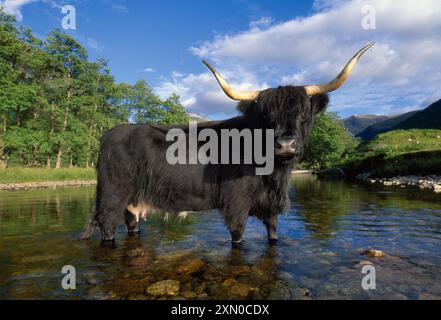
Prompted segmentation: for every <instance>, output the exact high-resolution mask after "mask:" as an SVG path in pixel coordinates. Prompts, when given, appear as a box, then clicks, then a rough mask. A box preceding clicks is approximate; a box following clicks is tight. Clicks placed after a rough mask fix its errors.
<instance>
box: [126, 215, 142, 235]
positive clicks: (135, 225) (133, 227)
mask: <svg viewBox="0 0 441 320" xmlns="http://www.w3.org/2000/svg"><path fill="white" fill-rule="evenodd" d="M124 220H125V222H126V227H127V232H128V233H129V235H136V234H139V231H140V229H139V221H138V219H137V218H136V216H135V215H134V214H133V213H131V212H130V211H129V210H127V209H126V210H125V212H124Z"/></svg>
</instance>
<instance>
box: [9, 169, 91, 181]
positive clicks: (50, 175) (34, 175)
mask: <svg viewBox="0 0 441 320" xmlns="http://www.w3.org/2000/svg"><path fill="white" fill-rule="evenodd" d="M95 179H96V174H95V169H92V168H91V169H85V168H62V169H47V168H22V167H14V168H6V169H0V183H20V182H47V181H69V180H95Z"/></svg>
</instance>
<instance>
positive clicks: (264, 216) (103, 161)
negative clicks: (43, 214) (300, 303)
mask: <svg viewBox="0 0 441 320" xmlns="http://www.w3.org/2000/svg"><path fill="white" fill-rule="evenodd" d="M327 104H328V96H327V95H317V96H314V97H312V98H310V97H309V96H308V95H307V94H306V92H305V90H304V89H303V88H302V87H293V86H287V87H279V88H275V89H268V90H265V91H263V92H261V94H260V95H259V97H258V99H257V100H256V101H252V102H242V103H239V105H238V109H239V111H240V112H241V113H242V116H239V117H236V118H232V119H229V120H225V121H218V122H210V123H206V124H200V125H199V126H198V130H202V129H204V128H207V127H208V128H212V129H214V130H216V131H218V132H220V130H221V129H234V128H236V129H238V130H242V129H244V128H250V129H255V128H262V129H275V133H276V140H277V139H279V138H283V139H286V138H289V139H294V141H295V147H296V154H295V155H293V156H292V157H291V158H288V159H286V158H278V157H277V156H276V159H275V160H276V161H275V169H274V172H273V174H272V175H269V176H256V175H255V166H254V165H202V164H197V165H175V166H172V165H169V164H168V163H167V161H166V157H165V155H166V150H167V148H168V146H170V144H171V142H166V140H165V135H166V133H167V132H168V130H170V129H171V128H181V129H184V128H185V127H186V126H183V125H179V126H157V125H122V126H118V127H115V128H114V129H112V130H110V131H109V132H107V133H105V134H104V135H103V137H102V140H101V152H100V157H99V163H98V168H97V170H98V185H97V192H96V201H95V206H94V209H93V210H92V215H91V219H90V221H89V223H88V225H87V227H86V230H85V231H84V233H83V235H82V238H89V237H90V236H91V234H92V232H93V229H94V227H95V226H98V227H99V228H100V231H101V238H102V240H104V241H109V240H110V241H112V240H113V239H114V235H115V230H116V228H117V226H118V225H119V224H120V223H121V222H122V221H123V220H125V222H126V225H127V228H128V230H129V232H130V231H137V230H138V226H137V222H136V221H135V220H134V217H133V215H132V214H131V213H129V212H128V211H127V210H126V208H127V206H128V204H135V205H136V204H138V203H139V202H141V201H144V202H146V203H148V204H149V205H152V206H154V207H155V208H157V209H160V210H161V211H163V212H168V213H172V214H173V213H175V214H176V213H179V212H182V211H205V210H211V209H220V210H221V212H222V214H223V216H224V219H225V223H226V225H227V227H228V229H229V231H230V233H231V237H232V241H233V243H239V242H240V241H241V239H242V236H243V233H244V231H245V225H246V222H247V219H248V216H255V217H257V218H259V219H261V220H262V221H263V222H264V224H265V225H266V227H267V230H268V239H269V241H270V243H275V242H276V241H277V216H278V214H279V213H281V212H283V211H285V210H286V209H287V206H288V204H289V202H288V201H289V200H288V188H289V177H290V173H291V170H292V169H293V167H294V166H295V164H296V163H297V162H298V161H299V160H300V158H301V157H302V155H303V153H304V149H305V145H306V143H307V140H308V137H309V135H310V132H311V129H312V127H313V124H314V118H315V115H316V114H318V113H320V112H322V111H324V110H325V108H326V106H327ZM187 129H188V127H187ZM187 147H188V146H187Z"/></svg>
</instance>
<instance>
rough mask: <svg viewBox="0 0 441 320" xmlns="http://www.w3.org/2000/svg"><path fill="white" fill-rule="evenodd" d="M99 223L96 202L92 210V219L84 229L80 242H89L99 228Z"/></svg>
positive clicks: (90, 218)
mask: <svg viewBox="0 0 441 320" xmlns="http://www.w3.org/2000/svg"><path fill="white" fill-rule="evenodd" d="M97 225H98V222H97V220H96V200H95V201H94V202H93V207H92V210H91V211H90V217H89V220H88V221H87V224H86V226H85V227H84V230H83V232H82V233H81V234H80V235H79V236H78V240H87V239H90V238H91V237H92V235H93V232H94V231H95V228H96V227H97Z"/></svg>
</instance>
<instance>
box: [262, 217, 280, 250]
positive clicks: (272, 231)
mask: <svg viewBox="0 0 441 320" xmlns="http://www.w3.org/2000/svg"><path fill="white" fill-rule="evenodd" d="M263 223H264V224H265V226H266V230H267V232H268V243H269V244H270V245H276V244H277V242H278V240H279V237H278V235H277V223H278V217H277V215H273V216H271V217H269V218H265V219H264V220H263Z"/></svg>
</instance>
